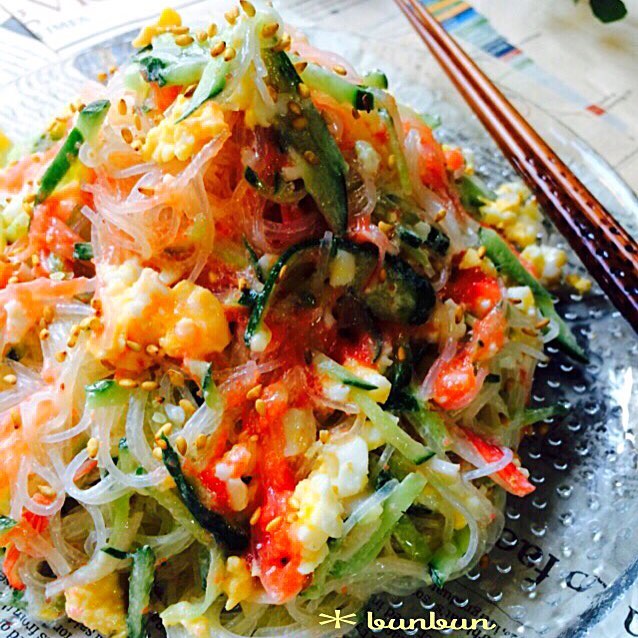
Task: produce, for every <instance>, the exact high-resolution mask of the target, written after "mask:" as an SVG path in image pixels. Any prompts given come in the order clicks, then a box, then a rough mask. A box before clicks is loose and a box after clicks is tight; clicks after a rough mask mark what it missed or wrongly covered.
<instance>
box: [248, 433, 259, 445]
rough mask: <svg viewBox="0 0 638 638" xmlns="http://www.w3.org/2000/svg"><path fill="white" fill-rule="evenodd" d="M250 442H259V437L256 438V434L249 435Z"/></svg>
mask: <svg viewBox="0 0 638 638" xmlns="http://www.w3.org/2000/svg"><path fill="white" fill-rule="evenodd" d="M250 440H251V441H252V442H253V443H256V442H257V441H259V437H258V436H257V435H256V434H251V435H250Z"/></svg>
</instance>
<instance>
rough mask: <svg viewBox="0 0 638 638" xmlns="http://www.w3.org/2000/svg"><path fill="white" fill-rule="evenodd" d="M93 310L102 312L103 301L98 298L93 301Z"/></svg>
mask: <svg viewBox="0 0 638 638" xmlns="http://www.w3.org/2000/svg"><path fill="white" fill-rule="evenodd" d="M91 308H93V310H102V301H101V300H100V299H99V298H98V297H93V299H91Z"/></svg>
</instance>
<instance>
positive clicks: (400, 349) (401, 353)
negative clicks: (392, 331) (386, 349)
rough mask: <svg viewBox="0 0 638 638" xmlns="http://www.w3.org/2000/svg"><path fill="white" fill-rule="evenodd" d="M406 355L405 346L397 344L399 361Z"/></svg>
mask: <svg viewBox="0 0 638 638" xmlns="http://www.w3.org/2000/svg"><path fill="white" fill-rule="evenodd" d="M407 357H408V353H407V352H406V351H405V348H404V347H403V346H399V349H398V350H397V359H398V360H399V361H405V360H406V359H407Z"/></svg>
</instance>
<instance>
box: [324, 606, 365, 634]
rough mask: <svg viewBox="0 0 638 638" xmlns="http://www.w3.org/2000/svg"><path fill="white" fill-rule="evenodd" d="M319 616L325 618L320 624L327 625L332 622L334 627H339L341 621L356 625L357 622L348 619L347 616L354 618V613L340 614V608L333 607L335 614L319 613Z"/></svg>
mask: <svg viewBox="0 0 638 638" xmlns="http://www.w3.org/2000/svg"><path fill="white" fill-rule="evenodd" d="M319 617H320V618H327V620H322V621H321V622H320V623H319V624H320V625H327V624H328V623H334V626H335V629H341V623H342V622H344V623H348V624H349V625H356V624H357V623H356V622H355V621H354V620H348V619H349V618H355V617H356V614H346V615H345V616H342V615H341V609H335V615H334V616H329V615H328V614H319Z"/></svg>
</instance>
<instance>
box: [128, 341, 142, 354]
mask: <svg viewBox="0 0 638 638" xmlns="http://www.w3.org/2000/svg"><path fill="white" fill-rule="evenodd" d="M126 347H127V348H129V350H132V351H133V352H141V351H142V345H141V344H140V343H138V342H137V341H133V340H132V339H127V340H126Z"/></svg>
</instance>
